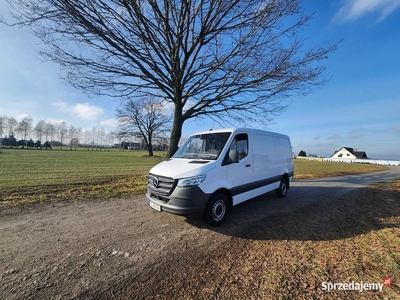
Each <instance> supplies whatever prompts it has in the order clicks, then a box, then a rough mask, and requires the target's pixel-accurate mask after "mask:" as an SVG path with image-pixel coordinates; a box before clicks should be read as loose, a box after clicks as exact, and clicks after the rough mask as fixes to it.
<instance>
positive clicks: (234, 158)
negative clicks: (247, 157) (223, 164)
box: [227, 149, 239, 164]
mask: <svg viewBox="0 0 400 300" xmlns="http://www.w3.org/2000/svg"><path fill="white" fill-rule="evenodd" d="M227 162H228V163H230V164H232V163H238V162H239V154H238V151H237V150H236V149H231V150H229V156H228V161H227Z"/></svg>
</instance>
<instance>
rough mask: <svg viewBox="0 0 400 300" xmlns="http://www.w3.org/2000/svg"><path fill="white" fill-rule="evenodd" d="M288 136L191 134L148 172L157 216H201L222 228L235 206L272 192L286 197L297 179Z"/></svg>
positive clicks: (228, 132)
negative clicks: (165, 213) (161, 214)
mask: <svg viewBox="0 0 400 300" xmlns="http://www.w3.org/2000/svg"><path fill="white" fill-rule="evenodd" d="M293 174H294V173H293V159H292V147H291V144H290V139H289V137H288V136H286V135H283V134H279V133H273V132H268V131H262V130H256V129H248V128H238V129H219V130H212V131H207V132H201V133H198V134H194V135H192V136H191V137H190V138H189V139H188V140H187V141H186V142H185V143H184V144H183V145H182V147H181V148H180V149H179V150H178V151H177V152H176V153H175V154H174V156H173V157H171V158H170V159H168V160H166V161H164V162H162V163H160V164H158V165H156V166H154V167H153V168H152V169H151V170H150V174H149V177H148V184H147V193H146V198H147V201H148V204H149V205H150V206H151V207H152V208H153V209H155V210H157V211H167V212H170V213H174V214H179V215H198V216H203V217H205V219H206V221H207V222H208V223H209V224H211V225H213V226H219V225H220V224H222V223H223V222H224V220H225V218H226V215H227V212H228V211H229V210H231V209H232V207H233V206H235V205H236V204H239V203H241V202H243V201H246V200H249V199H251V198H254V197H257V196H259V195H262V194H264V193H267V192H269V191H272V190H275V193H276V195H277V196H278V197H281V198H283V197H285V196H286V193H287V190H288V189H289V182H291V181H292V179H293Z"/></svg>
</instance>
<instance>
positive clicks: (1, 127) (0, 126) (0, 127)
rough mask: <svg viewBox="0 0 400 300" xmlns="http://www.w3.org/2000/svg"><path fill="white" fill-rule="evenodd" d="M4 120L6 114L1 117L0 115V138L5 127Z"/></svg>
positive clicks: (5, 119)
mask: <svg viewBox="0 0 400 300" xmlns="http://www.w3.org/2000/svg"><path fill="white" fill-rule="evenodd" d="M6 122H7V117H6V116H3V117H1V116H0V138H2V137H3V131H4V129H5V127H6Z"/></svg>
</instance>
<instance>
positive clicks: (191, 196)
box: [146, 186, 211, 216]
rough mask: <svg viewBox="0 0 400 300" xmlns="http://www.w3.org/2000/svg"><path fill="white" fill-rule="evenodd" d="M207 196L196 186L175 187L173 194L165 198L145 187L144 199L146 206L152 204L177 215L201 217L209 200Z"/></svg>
mask: <svg viewBox="0 0 400 300" xmlns="http://www.w3.org/2000/svg"><path fill="white" fill-rule="evenodd" d="M210 196H211V195H209V194H206V193H204V192H203V191H202V190H201V189H200V188H199V187H198V186H191V187H175V188H174V190H173V192H172V193H171V194H170V195H168V196H166V195H163V194H161V193H157V191H155V190H153V189H151V188H149V187H147V193H146V199H147V202H148V204H149V205H150V203H153V204H155V205H157V206H160V207H161V210H162V211H167V212H170V213H173V214H177V215H195V216H203V214H204V211H205V209H206V206H207V202H208V200H209V199H210Z"/></svg>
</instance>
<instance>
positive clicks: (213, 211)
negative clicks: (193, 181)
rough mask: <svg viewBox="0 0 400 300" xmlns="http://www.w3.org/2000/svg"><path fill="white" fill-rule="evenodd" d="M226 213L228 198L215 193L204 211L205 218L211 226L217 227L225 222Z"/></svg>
mask: <svg viewBox="0 0 400 300" xmlns="http://www.w3.org/2000/svg"><path fill="white" fill-rule="evenodd" d="M227 214H228V198H227V197H226V196H225V195H224V194H215V195H214V196H212V198H211V199H210V202H209V203H208V205H207V208H206V211H205V214H204V216H205V219H206V222H207V223H208V224H210V225H211V226H214V227H217V226H220V225H221V224H222V223H224V222H225V220H226V216H227Z"/></svg>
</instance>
